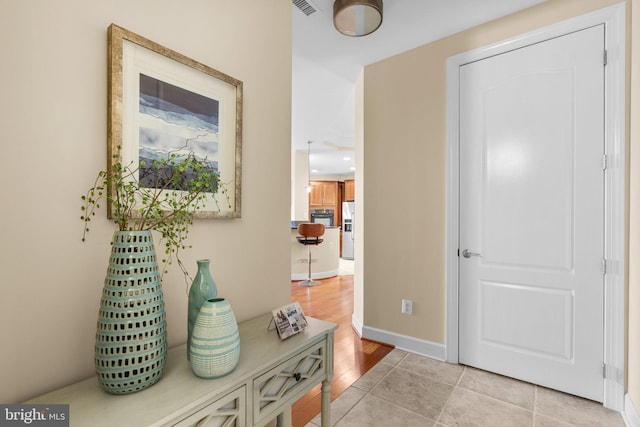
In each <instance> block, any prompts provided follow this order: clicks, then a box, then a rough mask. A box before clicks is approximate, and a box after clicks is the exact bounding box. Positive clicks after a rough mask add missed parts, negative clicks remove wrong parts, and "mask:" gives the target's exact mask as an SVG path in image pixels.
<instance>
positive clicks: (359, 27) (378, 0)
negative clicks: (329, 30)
mask: <svg viewBox="0 0 640 427" xmlns="http://www.w3.org/2000/svg"><path fill="white" fill-rule="evenodd" d="M380 24H382V0H335V2H334V3H333V25H334V26H335V27H336V30H338V31H339V32H340V33H342V34H344V35H346V36H352V37H361V36H366V35H367V34H371V33H373V32H374V31H375V30H377V29H378V28H379V27H380Z"/></svg>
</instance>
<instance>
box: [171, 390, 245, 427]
mask: <svg viewBox="0 0 640 427" xmlns="http://www.w3.org/2000/svg"><path fill="white" fill-rule="evenodd" d="M246 400H247V395H246V387H245V386H242V387H240V388H239V389H237V390H235V391H232V392H231V393H229V394H227V395H226V396H224V397H221V398H220V399H218V400H216V401H215V402H213V403H211V404H210V405H208V406H206V407H204V408H202V409H201V410H199V411H198V412H196V413H194V414H192V415H190V416H189V417H188V418H185V419H184V420H182V421H180V422H179V423H177V424H174V426H177V427H245V425H246V419H245V417H246V407H247V405H246Z"/></svg>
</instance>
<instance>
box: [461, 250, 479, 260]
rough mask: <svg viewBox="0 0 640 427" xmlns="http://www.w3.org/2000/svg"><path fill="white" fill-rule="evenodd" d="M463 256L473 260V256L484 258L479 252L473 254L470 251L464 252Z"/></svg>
mask: <svg viewBox="0 0 640 427" xmlns="http://www.w3.org/2000/svg"><path fill="white" fill-rule="evenodd" d="M462 256H463V257H465V258H471V257H472V256H482V255H480V254H479V253H477V252H471V251H470V250H469V249H465V250H463V251H462Z"/></svg>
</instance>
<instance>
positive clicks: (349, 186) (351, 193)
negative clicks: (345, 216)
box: [344, 179, 356, 202]
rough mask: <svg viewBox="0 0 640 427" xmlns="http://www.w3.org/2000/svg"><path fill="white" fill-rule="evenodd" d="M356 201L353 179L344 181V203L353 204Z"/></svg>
mask: <svg viewBox="0 0 640 427" xmlns="http://www.w3.org/2000/svg"><path fill="white" fill-rule="evenodd" d="M355 199H356V185H355V181H354V180H353V179H347V180H345V181H344V201H345V202H353V201H354V200H355Z"/></svg>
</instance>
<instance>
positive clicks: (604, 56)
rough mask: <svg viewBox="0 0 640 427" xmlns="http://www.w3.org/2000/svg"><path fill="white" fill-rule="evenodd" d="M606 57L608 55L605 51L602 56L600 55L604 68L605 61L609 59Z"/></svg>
mask: <svg viewBox="0 0 640 427" xmlns="http://www.w3.org/2000/svg"><path fill="white" fill-rule="evenodd" d="M608 56H609V55H608V54H607V51H606V50H605V51H604V54H603V55H602V65H604V66H605V67H606V66H607V61H608V59H609V58H608Z"/></svg>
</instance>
